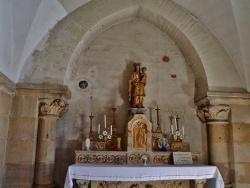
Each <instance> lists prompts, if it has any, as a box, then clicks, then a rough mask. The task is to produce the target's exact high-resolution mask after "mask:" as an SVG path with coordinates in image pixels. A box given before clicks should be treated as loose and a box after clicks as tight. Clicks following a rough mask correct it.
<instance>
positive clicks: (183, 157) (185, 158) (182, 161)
mask: <svg viewBox="0 0 250 188" xmlns="http://www.w3.org/2000/svg"><path fill="white" fill-rule="evenodd" d="M173 159H174V164H175V165H186V164H193V161H192V154H191V152H173Z"/></svg>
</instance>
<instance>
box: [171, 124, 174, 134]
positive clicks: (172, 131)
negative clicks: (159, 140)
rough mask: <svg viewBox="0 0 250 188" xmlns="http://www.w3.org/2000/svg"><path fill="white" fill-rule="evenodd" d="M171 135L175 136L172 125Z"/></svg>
mask: <svg viewBox="0 0 250 188" xmlns="http://www.w3.org/2000/svg"><path fill="white" fill-rule="evenodd" d="M171 133H172V135H173V134H174V130H173V125H171Z"/></svg>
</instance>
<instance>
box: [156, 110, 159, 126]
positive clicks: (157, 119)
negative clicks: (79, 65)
mask: <svg viewBox="0 0 250 188" xmlns="http://www.w3.org/2000/svg"><path fill="white" fill-rule="evenodd" d="M159 110H160V109H159V108H158V105H157V108H156V111H157V125H159V123H160V118H159Z"/></svg>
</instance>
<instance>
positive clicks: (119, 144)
mask: <svg viewBox="0 0 250 188" xmlns="http://www.w3.org/2000/svg"><path fill="white" fill-rule="evenodd" d="M116 141H117V143H116V151H122V147H121V137H117V139H116Z"/></svg>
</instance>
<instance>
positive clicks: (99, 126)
mask: <svg viewBox="0 0 250 188" xmlns="http://www.w3.org/2000/svg"><path fill="white" fill-rule="evenodd" d="M98 134H100V124H98Z"/></svg>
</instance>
